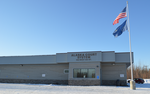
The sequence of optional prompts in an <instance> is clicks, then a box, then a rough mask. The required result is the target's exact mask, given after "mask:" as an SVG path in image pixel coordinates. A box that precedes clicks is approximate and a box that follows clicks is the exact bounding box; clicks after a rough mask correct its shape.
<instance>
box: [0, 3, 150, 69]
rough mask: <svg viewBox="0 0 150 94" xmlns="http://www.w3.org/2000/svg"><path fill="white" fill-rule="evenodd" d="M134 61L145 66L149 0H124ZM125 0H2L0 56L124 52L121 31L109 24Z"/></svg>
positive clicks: (149, 57)
mask: <svg viewBox="0 0 150 94" xmlns="http://www.w3.org/2000/svg"><path fill="white" fill-rule="evenodd" d="M128 1H129V18H130V30H131V46H132V51H133V52H134V62H135V64H138V63H141V64H145V65H148V66H149V67H150V42H149V40H150V37H149V35H150V29H149V26H150V24H149V22H150V12H149V9H150V6H149V4H150V1H149V0H128ZM125 6H126V1H125V0H1V1H0V56H15V55H45V54H55V53H65V52H78V51H116V52H129V51H130V49H129V35H128V31H125V32H124V33H123V34H122V35H121V36H119V37H117V38H116V37H114V36H113V35H112V33H113V32H114V30H115V29H116V28H117V27H118V26H119V25H120V24H121V23H123V21H124V20H125V19H127V18H123V19H121V20H120V22H119V24H116V25H112V23H113V21H114V20H115V18H116V17H117V16H118V14H119V13H120V12H121V11H122V10H123V8H124V7H125Z"/></svg>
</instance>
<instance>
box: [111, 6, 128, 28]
mask: <svg viewBox="0 0 150 94" xmlns="http://www.w3.org/2000/svg"><path fill="white" fill-rule="evenodd" d="M125 17H127V14H126V7H125V8H124V9H123V10H122V11H121V13H120V14H119V15H118V16H117V18H116V19H115V20H114V22H113V25H114V24H117V23H119V20H120V19H121V18H125Z"/></svg>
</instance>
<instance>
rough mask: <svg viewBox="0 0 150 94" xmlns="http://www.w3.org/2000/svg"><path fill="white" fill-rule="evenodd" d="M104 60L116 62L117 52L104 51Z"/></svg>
mask: <svg viewBox="0 0 150 94" xmlns="http://www.w3.org/2000/svg"><path fill="white" fill-rule="evenodd" d="M102 61H103V62H115V52H114V51H112V52H102Z"/></svg>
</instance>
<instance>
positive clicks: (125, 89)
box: [0, 83, 150, 94]
mask: <svg viewBox="0 0 150 94" xmlns="http://www.w3.org/2000/svg"><path fill="white" fill-rule="evenodd" d="M128 85H129V84H128ZM142 93H143V94H150V83H145V84H136V90H130V86H68V85H53V84H50V85H46V84H10V83H0V94H142Z"/></svg>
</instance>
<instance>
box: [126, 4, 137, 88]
mask: <svg viewBox="0 0 150 94" xmlns="http://www.w3.org/2000/svg"><path fill="white" fill-rule="evenodd" d="M127 16H128V31H129V45H130V64H131V82H130V89H132V90H135V89H136V87H135V82H134V80H133V64H132V51H131V36H130V24H129V8H128V1H127Z"/></svg>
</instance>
